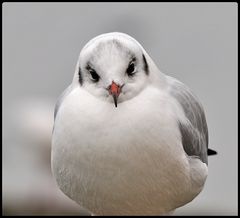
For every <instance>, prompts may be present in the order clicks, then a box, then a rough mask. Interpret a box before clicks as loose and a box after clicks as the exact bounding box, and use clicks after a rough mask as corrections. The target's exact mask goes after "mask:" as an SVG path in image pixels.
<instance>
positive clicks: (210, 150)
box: [207, 148, 217, 155]
mask: <svg viewBox="0 0 240 218" xmlns="http://www.w3.org/2000/svg"><path fill="white" fill-rule="evenodd" d="M207 154H208V155H215V154H217V152H216V151H214V150H212V149H210V148H208V151H207Z"/></svg>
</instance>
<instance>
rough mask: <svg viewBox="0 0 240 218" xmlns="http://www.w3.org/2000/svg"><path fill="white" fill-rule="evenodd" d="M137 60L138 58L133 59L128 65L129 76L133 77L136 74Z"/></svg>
mask: <svg viewBox="0 0 240 218" xmlns="http://www.w3.org/2000/svg"><path fill="white" fill-rule="evenodd" d="M135 60H136V58H133V59H132V60H131V61H130V63H129V65H128V68H127V70H126V73H127V75H128V76H133V75H134V74H135Z"/></svg>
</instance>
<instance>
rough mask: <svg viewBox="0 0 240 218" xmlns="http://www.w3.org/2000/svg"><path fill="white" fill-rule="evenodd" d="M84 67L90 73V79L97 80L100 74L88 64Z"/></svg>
mask: <svg viewBox="0 0 240 218" xmlns="http://www.w3.org/2000/svg"><path fill="white" fill-rule="evenodd" d="M86 69H87V71H88V72H89V73H90V75H91V79H92V81H93V82H98V81H99V79H100V76H99V75H98V74H97V72H96V71H95V70H94V69H93V68H92V67H90V65H87V67H86Z"/></svg>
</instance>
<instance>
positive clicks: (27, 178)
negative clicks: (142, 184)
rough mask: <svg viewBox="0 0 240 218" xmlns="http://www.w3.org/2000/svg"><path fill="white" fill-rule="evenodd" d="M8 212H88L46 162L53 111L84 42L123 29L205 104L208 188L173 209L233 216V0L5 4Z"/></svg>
mask: <svg viewBox="0 0 240 218" xmlns="http://www.w3.org/2000/svg"><path fill="white" fill-rule="evenodd" d="M2 8H3V213H4V214H8V215H10V214H24V215H26V214H27V215H30V214H45V215H50V214H86V212H84V210H82V209H81V208H80V207H78V205H76V204H75V203H74V202H72V201H71V200H70V199H68V198H67V197H66V196H65V195H63V194H62V193H61V191H59V190H58V188H57V187H56V183H55V181H54V179H53V178H52V176H51V170H50V146H51V131H52V124H53V110H54V103H55V101H56V98H57V97H58V96H59V95H60V93H61V92H62V91H63V90H64V89H65V88H66V87H67V86H68V85H69V84H70V83H71V81H72V77H73V73H74V69H75V64H76V62H77V58H78V55H79V52H80V50H81V48H82V47H83V46H84V45H85V43H87V41H88V40H90V39H91V38H93V37H95V36H97V35H99V34H102V33H106V32H111V31H119V32H124V33H127V34H129V35H131V36H133V37H134V38H136V39H137V40H138V41H139V42H140V43H141V44H142V45H143V47H144V48H145V49H146V51H147V52H148V53H149V54H150V56H151V57H152V58H153V60H154V61H155V63H156V64H157V65H158V66H159V68H160V70H161V71H162V72H164V73H166V74H168V75H171V76H173V77H176V78H178V79H179V80H181V81H182V82H184V83H185V84H187V85H188V86H189V87H190V88H191V89H192V90H193V92H194V93H195V94H196V95H197V96H198V97H199V99H200V100H201V102H202V104H203V105H204V108H205V112H206V117H207V121H208V127H209V137H210V147H211V148H213V149H216V150H217V151H218V155H217V156H212V157H210V158H209V176H208V179H207V182H206V185H205V188H204V190H203V191H202V193H201V194H200V195H199V196H198V197H197V198H196V199H194V200H193V201H192V202H191V203H189V204H188V205H186V206H184V207H182V208H180V209H178V210H177V211H176V213H175V215H236V214H238V208H237V200H238V195H237V192H238V190H237V189H238V186H237V174H238V171H237V162H238V156H237V140H238V138H237V124H238V123H237V87H238V83H237V64H238V63H237V55H238V50H237V43H238V41H237V17H238V14H237V13H238V5H237V3H3V6H2Z"/></svg>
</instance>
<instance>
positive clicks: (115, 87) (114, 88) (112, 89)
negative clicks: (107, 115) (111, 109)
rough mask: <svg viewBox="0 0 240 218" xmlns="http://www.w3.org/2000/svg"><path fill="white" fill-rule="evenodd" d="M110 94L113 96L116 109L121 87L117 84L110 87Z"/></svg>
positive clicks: (113, 83)
mask: <svg viewBox="0 0 240 218" xmlns="http://www.w3.org/2000/svg"><path fill="white" fill-rule="evenodd" d="M109 93H110V94H111V95H112V96H113V100H114V104H115V107H117V99H118V96H119V95H120V93H121V86H119V85H117V84H116V83H115V82H112V84H111V85H110V86H109Z"/></svg>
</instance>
